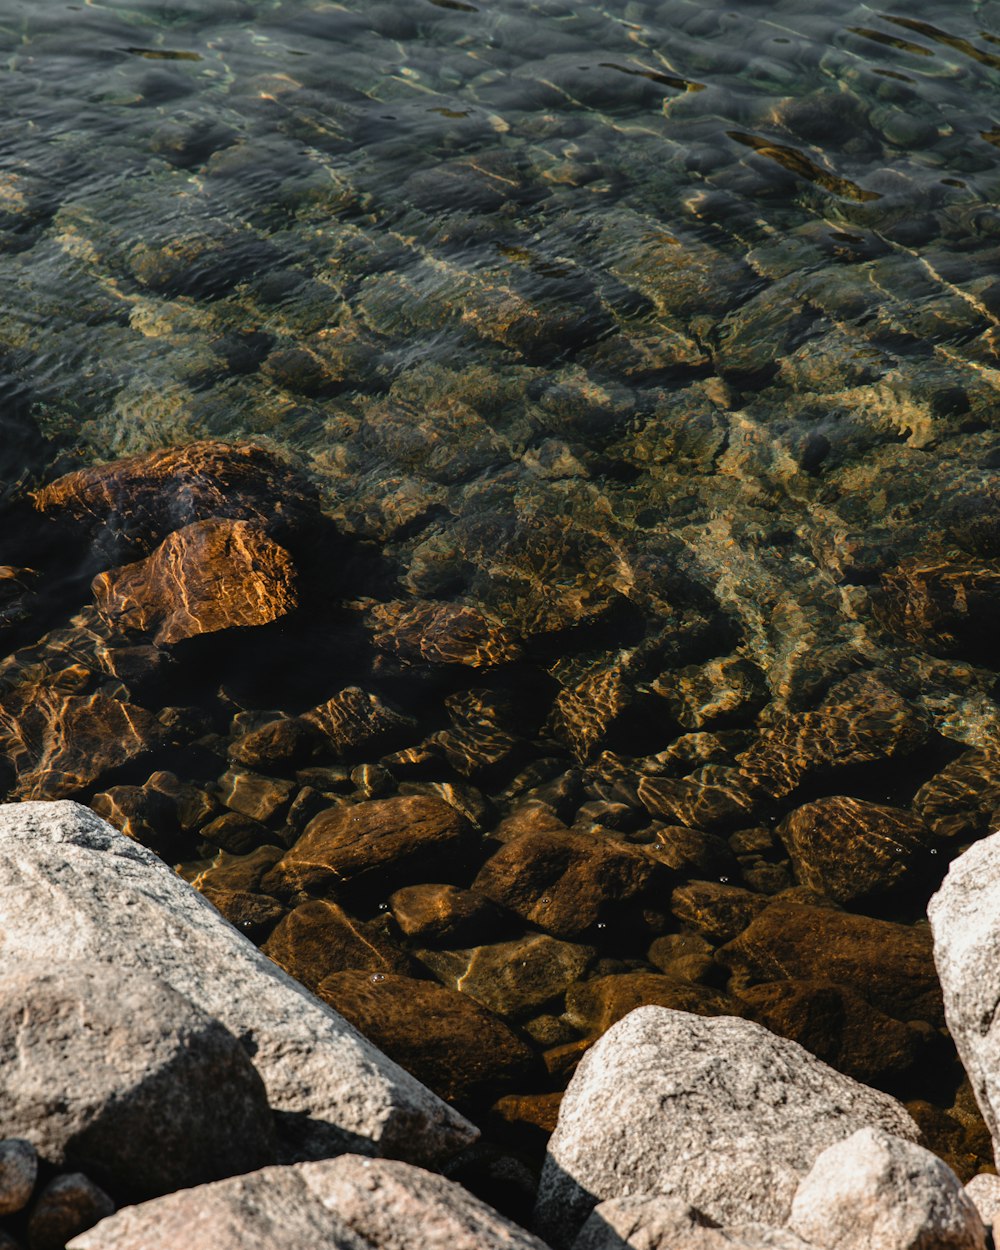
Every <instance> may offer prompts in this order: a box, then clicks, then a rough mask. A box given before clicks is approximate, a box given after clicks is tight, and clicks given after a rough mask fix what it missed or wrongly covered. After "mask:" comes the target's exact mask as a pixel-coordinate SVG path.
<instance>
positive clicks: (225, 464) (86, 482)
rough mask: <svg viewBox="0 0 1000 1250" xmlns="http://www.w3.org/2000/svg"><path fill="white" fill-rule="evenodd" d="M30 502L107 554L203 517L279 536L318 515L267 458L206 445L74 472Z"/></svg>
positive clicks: (285, 468)
mask: <svg viewBox="0 0 1000 1250" xmlns="http://www.w3.org/2000/svg"><path fill="white" fill-rule="evenodd" d="M34 502H35V507H36V508H37V509H38V511H39V512H42V513H44V514H45V515H46V516H50V517H55V518H57V519H59V520H62V521H64V522H66V523H67V524H69V525H72V526H73V527H82V528H84V529H85V530H86V531H87V532H89V533H90V534H92V535H93V536H94V537H95V538H96V539H97V541H98V543H99V545H100V546H101V547H102V548H104V549H107V550H110V551H111V552H112V553H113V555H118V554H119V553H124V552H128V551H138V552H147V551H151V550H152V549H153V548H154V547H155V546H157V545H158V544H159V543H160V542H162V540H163V539H164V538H166V536H167V535H168V534H170V533H172V532H173V531H174V530H178V529H183V528H184V527H185V526H187V525H190V524H192V523H193V522H197V521H204V520H207V519H208V518H210V517H218V518H227V519H231V520H242V521H255V522H260V523H262V524H264V525H266V526H268V528H269V530H270V531H272V532H275V533H278V534H282V533H284V532H285V531H295V530H300V529H303V528H308V527H311V526H312V525H313V524H314V523H315V521H316V519H317V517H318V516H319V504H318V500H317V497H316V494H315V491H314V490H313V489H312V488H311V487H310V486H308V485H307V484H306V483H305V482H304V480H303V479H302V478H301V477H300V476H299V475H298V474H297V473H296V472H295V471H294V470H293V469H292V468H291V467H290V466H289V465H288V464H287V463H285V462H284V461H283V460H281V459H280V458H279V457H278V456H276V455H275V454H274V453H273V452H271V451H268V450H267V449H266V448H264V447H261V446H258V445H256V444H254V443H225V442H221V441H212V440H204V441H200V442H193V443H188V444H187V445H185V446H181V447H170V448H164V449H162V450H158V451H153V452H150V453H148V454H146V455H139V456H130V457H128V458H127V459H125V460H116V461H113V462H112V463H110V464H95V465H90V466H88V467H87V468H85V469H78V470H77V471H76V472H74V473H68V474H66V475H65V476H64V477H60V478H58V479H57V480H56V481H54V482H52V483H51V484H50V485H48V486H46V487H44V488H43V489H42V490H40V491H38V492H37V493H36V494H35V496H34ZM111 562H112V563H114V562H115V561H114V559H112V561H111Z"/></svg>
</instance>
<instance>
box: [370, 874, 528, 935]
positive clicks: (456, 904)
mask: <svg viewBox="0 0 1000 1250" xmlns="http://www.w3.org/2000/svg"><path fill="white" fill-rule="evenodd" d="M389 906H390V907H391V908H392V915H393V919H394V920H395V921H396V924H398V925H399V927H400V929H402V931H403V932H404V933H405V934H406V936H407V937H408V938H410V939H412V940H413V941H414V942H419V943H421V944H422V945H426V946H468V945H469V943H470V942H484V941H488V940H489V939H490V938H492V937H495V936H496V934H497V932H498V931H499V930H500V929H501V928H502V927H503V917H502V916H501V914H500V912H499V910H498V908H497V907H496V906H495V904H494V903H493V902H492V901H491V900H490V899H488V898H486V896H485V895H483V894H479V893H478V892H477V891H475V890H463V889H461V888H459V887H458V886H457V885H433V884H430V883H428V884H426V885H410V886H404V888H403V889H402V890H397V891H396V892H395V894H393V895H392V897H391V898H390V899H389Z"/></svg>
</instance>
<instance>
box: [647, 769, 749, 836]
mask: <svg viewBox="0 0 1000 1250" xmlns="http://www.w3.org/2000/svg"><path fill="white" fill-rule="evenodd" d="M638 789H639V799H640V800H641V802H642V803H643V804H645V806H646V809H647V810H648V811H649V813H650V815H651V816H654V817H659V818H660V819H661V820H666V821H670V822H672V823H673V824H675V825H687V826H689V827H690V828H693V829H698V828H701V829H708V830H717V829H731V828H732V827H733V826H736V825H741V824H746V823H747V822H748V821H749V820H751V819H752V818H753V816H754V814H755V812H756V810H757V806H758V801H757V799H756V797H755V795H754V793H753V790H752V789H751V786H750V784H749V783H748V780H747V778H746V777H745V776H744V775H742V774H741V773H739V772H737V771H736V769H733V768H726V767H725V766H720V765H717V764H707V765H705V767H704V768H701V769H698V771H697V772H695V773H693V774H692V775H691V776H690V777H683V778H673V777H642V778H640V780H639V787H638Z"/></svg>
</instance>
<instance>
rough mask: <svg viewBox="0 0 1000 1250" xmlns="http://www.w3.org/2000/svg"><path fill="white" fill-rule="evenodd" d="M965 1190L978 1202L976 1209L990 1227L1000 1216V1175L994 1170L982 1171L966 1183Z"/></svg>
mask: <svg viewBox="0 0 1000 1250" xmlns="http://www.w3.org/2000/svg"><path fill="white" fill-rule="evenodd" d="M965 1192H966V1193H967V1194H968V1195H969V1197H970V1198H971V1199H972V1201H973V1202H974V1203H975V1204H976V1210H977V1211H978V1212H979V1215H980V1218H981V1219H982V1221H983V1223H984V1224H985V1225H986V1227H987V1228H990V1227H991V1226H992V1225H993V1224H995V1223H996V1220H997V1216H1000V1176H997V1175H996V1174H995V1173H992V1172H980V1173H979V1174H978V1175H977V1176H974V1177H973V1178H972V1180H971V1181H968V1182H967V1183H966V1186H965ZM995 1239H996V1234H995V1233H994V1240H995Z"/></svg>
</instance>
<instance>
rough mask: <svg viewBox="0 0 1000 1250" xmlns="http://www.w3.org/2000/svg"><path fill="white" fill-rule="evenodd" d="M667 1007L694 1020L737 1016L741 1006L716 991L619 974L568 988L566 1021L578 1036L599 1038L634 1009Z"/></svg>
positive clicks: (666, 979) (654, 977)
mask: <svg viewBox="0 0 1000 1250" xmlns="http://www.w3.org/2000/svg"><path fill="white" fill-rule="evenodd" d="M648 1006H654V1007H670V1008H672V1009H673V1010H674V1011H690V1012H691V1013H693V1014H694V1015H698V1016H738V1015H743V1014H744V1008H743V1005H742V1004H741V1003H740V1002H739V1000H737V999H732V998H729V997H728V996H727V995H725V994H722V993H720V992H719V991H718V990H710V989H706V988H705V987H704V986H702V985H692V984H690V983H688V982H684V981H678V980H676V979H674V978H672V977H666V976H661V975H660V974H659V973H656V972H620V973H616V974H613V975H612V976H607V977H595V978H594V979H593V980H590V981H580V982H579V983H578V984H576V985H572V986H570V988H569V990H568V991H567V993H566V1019H567V1020H569V1022H570V1023H571V1024H572V1025H573V1026H574V1027H575V1028H577V1029H579V1030H580V1031H581V1032H582V1033H587V1034H588V1035H590V1036H594V1037H596V1036H599V1035H600V1034H601V1033H606V1032H607V1031H608V1029H610V1028H611V1026H612V1025H613V1024H617V1023H618V1021H619V1020H623V1019H624V1018H625V1017H626V1016H627V1015H628V1013H629V1012H630V1011H634V1010H635V1009H636V1008H637V1007H648Z"/></svg>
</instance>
